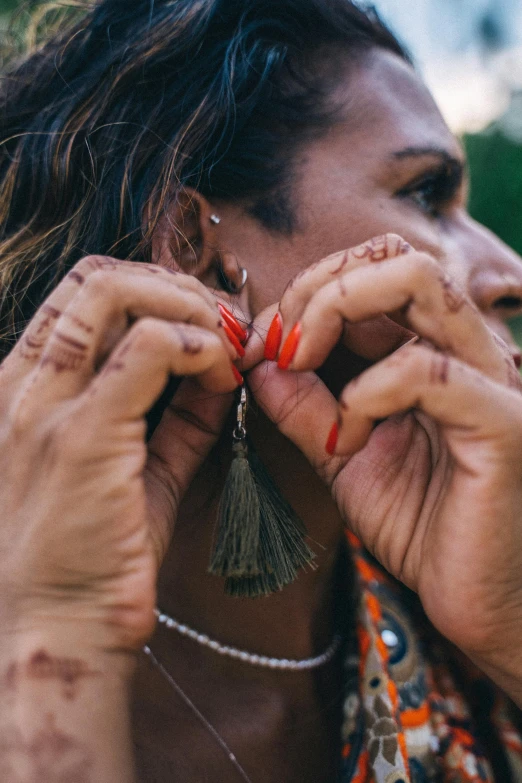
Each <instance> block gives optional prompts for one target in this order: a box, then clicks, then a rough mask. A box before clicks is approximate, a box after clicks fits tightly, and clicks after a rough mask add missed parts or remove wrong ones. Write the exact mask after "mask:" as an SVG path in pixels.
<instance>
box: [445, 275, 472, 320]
mask: <svg viewBox="0 0 522 783" xmlns="http://www.w3.org/2000/svg"><path fill="white" fill-rule="evenodd" d="M439 280H440V284H441V285H442V290H443V296H444V304H445V305H446V307H447V308H448V310H449V312H450V313H458V312H459V311H460V310H461V309H462V308H463V307H464V305H465V304H466V295H465V293H464V291H462V290H461V289H460V288H459V287H458V286H457V285H456V284H455V283H454V282H453V280H451V278H449V277H446V276H445V275H444V276H442V277H440V278H439Z"/></svg>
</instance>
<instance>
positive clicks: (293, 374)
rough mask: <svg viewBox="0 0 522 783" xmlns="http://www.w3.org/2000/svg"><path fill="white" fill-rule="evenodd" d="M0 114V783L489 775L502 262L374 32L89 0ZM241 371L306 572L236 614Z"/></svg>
mask: <svg viewBox="0 0 522 783" xmlns="http://www.w3.org/2000/svg"><path fill="white" fill-rule="evenodd" d="M3 89H4V91H3V99H2V118H3V123H4V128H3V131H2V135H3V138H4V143H3V155H2V164H1V165H2V173H1V177H2V193H1V204H2V221H1V223H2V226H3V229H2V232H3V233H2V261H1V269H2V281H3V308H2V319H3V321H2V323H3V327H4V335H5V341H6V344H7V343H8V341H9V340H10V339H11V338H12V340H11V342H13V343H14V346H13V347H11V348H10V350H9V352H8V354H7V356H6V358H5V359H4V361H3V363H2V365H1V373H0V400H1V410H2V426H1V429H0V432H1V444H2V448H1V471H2V476H3V481H2V486H1V490H0V493H1V494H0V496H1V499H2V509H3V514H2V520H3V521H2V527H1V530H2V537H1V539H0V541H1V547H0V559H1V560H0V561H1V569H0V573H1V577H0V581H1V591H0V595H1V601H0V607H1V618H2V623H1V626H0V627H1V629H2V630H1V636H0V639H1V644H0V672H1V679H0V683H1V686H0V687H1V691H2V699H1V701H0V704H1V707H0V726H1V732H0V737H1V739H0V770H1V772H2V774H1V776H0V777H1V779H2V781H9V783H11V782H12V781H24V783H25V781H36V780H38V781H44V780H45V781H53V782H54V781H61V782H62V783H63V782H64V781H67V783H87V782H88V783H93V782H96V783H104V782H105V781H111V783H113V782H114V781H118V782H119V783H127V781H134V780H138V779H139V780H143V781H158V782H160V781H161V783H163V781H172V780H179V781H184V783H185V781H186V782H187V783H189V782H190V783H191V782H192V781H202V780H209V781H210V780H211V781H213V783H214V782H217V781H236V780H237V781H239V780H243V781H251V783H257V781H263V782H264V783H267V781H269V782H270V783H276V782H277V783H281V782H282V781H284V783H305V782H308V781H310V783H311V782H312V781H313V782H314V783H323V782H324V783H326V782H328V783H331V781H334V780H341V781H343V783H346V782H347V781H352V780H353V781H359V783H361V781H370V780H375V781H377V782H378V783H381V782H383V781H386V783H391V782H392V781H394V782H395V783H398V781H401V780H402V781H416V782H417V783H418V781H426V780H439V779H441V780H445V781H450V780H451V781H478V780H495V781H502V783H507V782H508V781H510V780H513V781H514V780H522V772H521V770H522V762H521V760H520V759H521V758H522V757H521V755H520V747H521V746H520V740H519V738H518V734H517V733H516V730H515V728H514V726H513V724H512V722H511V718H513V717H516V710H512V712H511V713H510V711H509V710H510V707H509V699H511V700H512V701H513V702H514V703H516V704H518V706H519V707H520V706H522V657H521V654H520V649H521V641H522V622H521V614H522V608H521V607H522V577H521V574H522V569H521V567H520V566H521V557H522V555H521V552H522V546H521V544H522V541H521V539H522V529H521V527H522V526H521V508H522V473H521V467H520V466H521V459H520V458H521V456H522V400H521V397H520V383H519V378H518V373H517V371H516V366H518V365H520V354H519V352H518V350H517V349H516V347H515V346H514V343H513V341H512V338H511V337H510V335H509V331H508V329H507V327H506V326H505V323H504V322H505V319H506V318H508V317H510V316H512V315H514V314H516V313H518V312H519V311H520V309H521V306H522V262H521V259H520V258H519V257H518V256H516V255H515V254H514V253H512V252H511V251H510V250H509V249H508V248H507V247H505V246H504V245H502V244H501V243H500V242H499V240H498V239H497V238H495V237H494V236H492V235H491V234H490V233H489V232H487V231H486V230H485V229H483V228H482V227H480V226H478V225H477V224H476V223H474V222H473V221H472V220H471V219H470V218H469V217H468V215H467V214H466V211H465V200H466V188H467V180H466V173H465V163H464V160H463V153H462V150H461V148H460V147H459V145H458V143H457V142H456V140H455V139H454V138H453V137H452V135H451V134H450V132H449V131H448V129H447V127H446V126H445V124H444V122H443V120H442V119H441V117H440V114H439V113H438V111H437V109H436V107H435V105H434V103H433V101H432V99H431V97H430V95H429V94H428V92H427V91H426V89H425V87H424V86H423V85H422V83H421V81H420V80H419V78H418V76H417V75H416V73H415V72H414V70H413V68H412V67H411V65H410V62H409V60H408V58H407V56H406V54H405V53H404V52H403V50H402V49H401V47H400V45H399V44H398V43H397V41H396V40H395V39H394V38H393V37H392V35H391V34H390V33H389V32H388V31H387V30H386V29H385V28H384V27H383V25H382V24H381V23H380V22H379V21H378V19H377V18H376V16H375V15H374V14H373V13H372V12H366V11H363V10H361V9H359V8H357V7H356V6H354V5H352V3H350V2H348V0H280V2H278V3H271V2H266V1H264V0H241V1H240V0H237V1H236V0H175V2H167V1H166V0H164V1H158V2H156V3H151V2H148V0H147V2H144V1H143V2H141V0H140V1H138V0H136V1H135V2H134V3H132V4H131V3H128V2H126V3H123V2H119V0H100V2H98V3H95V4H93V5H92V7H91V10H90V11H89V12H88V13H87V14H86V15H85V16H82V17H81V18H80V19H79V21H77V22H76V23H75V26H74V27H71V28H67V29H65V30H64V31H62V32H61V33H60V35H59V37H57V38H55V39H53V40H52V41H51V42H49V43H48V44H47V45H46V46H44V47H43V48H42V49H40V50H39V51H37V52H36V53H35V54H33V55H32V56H31V57H29V58H28V59H26V60H25V61H24V62H22V63H20V64H18V65H17V66H16V67H13V69H12V70H11V72H10V73H9V75H8V76H7V77H6V78H5V80H4V88H3ZM372 238H373V239H372ZM116 259H119V260H116ZM122 259H124V260H122ZM218 303H220V304H221V305H225V306H226V308H228V309H227V310H223V309H222V308H221V309H220V308H219V306H218ZM27 322H28V325H27V327H26V330H25V332H24V333H23V335H22V336H21V337H19V335H20V332H21V330H22V328H23V327H24V326H25V324H26V323H27ZM225 327H226V328H225ZM246 338H248V340H247V339H246ZM245 342H246V349H245V348H244V347H243V345H242V344H243V343H245ZM245 350H246V353H245ZM265 357H266V358H265ZM240 373H242V374H243V376H244V377H245V380H246V385H247V386H248V389H249V391H250V400H249V403H250V404H249V411H248V413H247V418H246V429H247V431H248V434H249V437H250V439H251V442H252V443H253V444H254V446H255V447H256V449H257V452H258V454H259V456H260V459H261V460H262V462H263V463H264V464H265V465H266V467H267V468H268V470H269V472H270V473H271V474H272V476H273V477H274V478H275V480H276V482H277V485H278V488H279V490H280V492H281V493H282V495H283V496H284V497H286V498H287V499H288V501H289V502H290V504H291V506H292V507H293V508H294V509H295V511H296V512H297V514H298V515H299V517H300V518H301V520H302V521H303V522H304V524H305V525H306V528H307V530H308V535H309V539H308V541H309V542H310V546H311V548H312V549H313V550H314V551H315V555H316V559H315V561H314V567H313V568H305V569H303V570H302V571H301V572H300V574H299V577H298V579H297V580H296V581H295V582H294V583H293V584H290V585H288V586H286V587H284V589H282V590H279V591H277V590H276V592H274V593H273V594H272V595H270V596H269V597H267V598H259V599H257V600H250V599H247V598H241V599H240V598H237V597H232V596H230V595H228V594H226V593H225V592H224V590H223V582H224V580H223V579H222V578H220V577H218V576H215V575H213V574H210V573H208V560H209V552H210V551H211V549H212V545H213V540H214V538H215V525H216V516H217V513H218V506H219V496H220V493H221V490H222V489H223V484H224V480H225V475H226V466H227V465H228V463H230V459H231V448H230V447H231V442H232V431H233V430H234V428H235V426H236V424H237V422H236V411H237V409H238V406H237V405H236V404H234V401H235V400H237V398H236V397H235V396H234V390H235V389H236V388H237V387H238V385H240V384H241V383H242V380H241V374H240ZM169 376H172V379H173V380H171V383H170V384H169V385H168V387H167V391H166V392H165V393H164V394H163V395H162V391H163V390H164V388H165V384H166V383H167V379H168V378H169ZM180 379H182V380H181V381H180ZM173 395H174V396H173ZM158 398H160V399H159V403H158V404H157V405H154V404H155V402H156V401H157V400H158ZM151 409H153V410H152V413H151V412H150V411H151ZM242 411H243V409H242V407H241V405H239V413H242ZM146 417H147V420H148V423H149V432H148V435H146ZM239 423H240V424H241V422H239ZM332 425H333V426H332ZM237 432H238V430H236V434H237ZM239 432H241V430H239ZM241 502H242V503H243V502H244V501H241ZM281 502H283V501H281ZM346 527H347V528H348V530H349V531H350V532H349V537H348V539H347V538H346V533H345V528H346ZM356 536H357V538H356ZM359 541H362V544H364V546H365V547H366V548H367V550H368V551H369V552H371V553H372V555H373V556H374V557H375V558H376V560H378V561H379V562H380V563H381V564H382V566H384V568H381V567H379V566H378V564H377V562H376V561H375V560H373V559H372V558H371V557H370V555H368V554H367V553H366V551H364V550H363V549H362V548H361V546H360V543H359ZM349 550H350V551H349ZM354 566H355V567H354ZM385 569H386V571H387V572H388V574H389V575H387V574H386V571H385ZM393 578H395V579H396V580H400V582H401V583H402V584H403V585H405V586H406V588H409V589H406V588H403V587H401V586H400V585H399V582H398V581H397V582H395V581H394V579H393ZM414 593H417V594H418V597H419V599H420V602H421V604H422V607H423V609H424V612H425V613H426V615H427V617H428V618H429V620H430V621H431V625H430V624H429V623H427V621H426V619H425V617H424V615H423V614H422V612H421V611H420V607H419V603H418V602H417V600H416V599H415V597H414ZM156 606H158V607H159V608H160V610H161V611H162V612H163V613H166V614H167V615H169V616H170V617H172V618H174V619H175V620H176V621H177V623H174V622H170V623H169V624H170V627H166V625H165V622H160V623H159V624H157V623H156V616H155V614H154V608H155V607H156ZM161 619H162V621H165V617H162V618H161ZM180 623H181V624H183V625H181V628H180ZM186 626H189V627H190V628H191V629H195V630H196V633H192V634H191V633H190V631H188V630H187V627H186ZM435 629H436V630H435ZM439 634H440V635H439ZM194 637H196V638H195V639H194ZM420 637H422V638H423V639H424V646H423V647H419V641H418V639H419V638H420ZM443 637H444V638H443ZM144 645H146V652H143V647H144ZM230 646H232V647H233V648H238V649H239V650H242V651H245V652H244V653H243V655H242V659H241V656H240V659H239V660H238V653H237V652H236V653H234V652H232V654H231V651H230V649H226V648H229V647H230ZM224 647H225V649H223V648H224ZM341 648H342V649H341ZM146 653H148V654H146ZM259 656H267V657H270V658H274V659H276V660H272V661H271V666H272V668H270V667H267V666H263V665H261V664H262V663H263V660H260V658H259ZM284 659H291V660H293V661H299V662H300V663H299V664H295V665H293V666H291V665H288V663H286V664H285V663H284ZM469 660H471V661H472V662H473V663H474V664H475V665H476V666H477V667H478V668H477V669H473V668H472V667H471V664H470V663H469ZM289 669H290V670H289ZM479 672H482V674H480V673H479ZM493 683H494V684H495V685H493ZM503 693H504V694H505V695H503ZM477 705H478V707H479V709H475V707H477ZM511 706H513V705H511ZM136 769H137V772H136Z"/></svg>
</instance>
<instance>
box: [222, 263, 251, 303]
mask: <svg viewBox="0 0 522 783" xmlns="http://www.w3.org/2000/svg"><path fill="white" fill-rule="evenodd" d="M219 278H220V282H221V285H222V286H223V288H224V289H225V291H227V293H229V294H233V295H235V296H237V295H238V294H240V293H241V291H242V290H243V288H244V287H245V285H246V282H247V279H248V272H247V270H246V269H245V267H242V266H241V265H240V264H239V262H238V260H237V258H236V256H235V255H234V254H233V253H222V254H221V264H220V268H219Z"/></svg>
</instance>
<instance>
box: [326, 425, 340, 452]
mask: <svg viewBox="0 0 522 783" xmlns="http://www.w3.org/2000/svg"><path fill="white" fill-rule="evenodd" d="M338 440H339V423H338V422H337V421H336V422H335V424H334V425H333V427H332V429H331V430H330V434H329V435H328V440H327V441H326V446H325V448H326V451H327V453H328V454H329V455H330V456H333V455H334V454H335V448H336V446H337V441H338Z"/></svg>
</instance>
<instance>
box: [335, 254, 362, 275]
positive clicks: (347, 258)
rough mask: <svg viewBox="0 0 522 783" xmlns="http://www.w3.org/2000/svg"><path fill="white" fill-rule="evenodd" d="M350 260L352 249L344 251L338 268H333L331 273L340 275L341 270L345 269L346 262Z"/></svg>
mask: <svg viewBox="0 0 522 783" xmlns="http://www.w3.org/2000/svg"><path fill="white" fill-rule="evenodd" d="M362 257H364V256H362ZM349 260H350V251H349V250H345V252H344V253H343V256H342V258H341V263H340V264H339V266H338V267H337V269H333V270H332V271H331V272H330V274H331V275H338V274H339V273H340V272H342V271H343V269H344V267H345V266H346V264H347V263H348V261H349Z"/></svg>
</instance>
